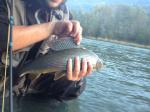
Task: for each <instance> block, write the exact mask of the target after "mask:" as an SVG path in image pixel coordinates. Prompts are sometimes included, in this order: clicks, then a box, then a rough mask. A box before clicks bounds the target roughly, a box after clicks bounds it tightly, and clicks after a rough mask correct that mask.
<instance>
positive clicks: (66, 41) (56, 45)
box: [51, 37, 82, 51]
mask: <svg viewBox="0 0 150 112" xmlns="http://www.w3.org/2000/svg"><path fill="white" fill-rule="evenodd" d="M81 47H82V46H80V45H77V44H76V43H75V42H74V40H73V37H65V38H59V39H56V40H53V41H52V42H51V49H52V50H54V51H60V50H64V49H72V48H81Z"/></svg>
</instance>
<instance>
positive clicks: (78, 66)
mask: <svg viewBox="0 0 150 112" xmlns="http://www.w3.org/2000/svg"><path fill="white" fill-rule="evenodd" d="M92 70H93V67H92V64H91V63H90V62H88V61H87V59H85V58H84V59H82V63H81V62H80V59H79V57H75V59H74V69H73V68H72V60H71V59H69V60H68V63H67V78H68V80H72V81H79V80H81V79H82V78H83V77H86V76H88V75H89V74H91V73H92Z"/></svg>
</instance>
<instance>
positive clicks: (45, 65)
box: [19, 47, 103, 80]
mask: <svg viewBox="0 0 150 112" xmlns="http://www.w3.org/2000/svg"><path fill="white" fill-rule="evenodd" d="M76 56H79V59H80V60H82V59H83V58H86V59H87V60H88V61H89V62H90V63H91V64H92V65H93V71H97V70H100V69H101V68H102V67H103V60H102V59H100V58H99V57H98V55H97V54H95V53H94V52H92V51H90V50H88V49H86V48H83V47H82V48H71V49H62V50H58V51H53V53H47V54H46V55H43V56H41V57H38V58H37V59H35V60H33V61H32V62H30V63H28V64H25V65H24V66H23V67H22V69H21V70H20V71H19V74H20V77H23V76H25V75H27V74H36V75H39V74H46V73H53V72H55V77H54V80H58V79H60V78H62V77H63V76H64V75H65V73H66V68H67V61H68V59H70V58H71V59H72V60H73V61H74V58H75V57H76ZM73 66H74V63H73Z"/></svg>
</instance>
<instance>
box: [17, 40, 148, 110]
mask: <svg viewBox="0 0 150 112" xmlns="http://www.w3.org/2000/svg"><path fill="white" fill-rule="evenodd" d="M83 45H84V46H85V47H86V48H89V49H91V50H93V51H94V52H96V53H97V54H98V55H99V56H100V57H101V58H102V59H103V60H104V62H105V63H106V67H105V68H104V69H103V70H102V71H100V72H95V73H93V75H92V76H90V77H88V78H87V80H88V81H87V88H86V91H85V92H84V93H83V94H82V95H81V97H79V99H76V100H73V101H68V102H64V103H60V102H58V101H54V100H49V99H47V98H31V97H28V98H27V97H26V98H23V99H21V100H19V102H18V101H17V100H16V99H15V112H150V50H148V49H142V48H136V47H130V46H124V45H118V44H114V43H109V42H102V41H95V40H89V39H85V40H84V41H83Z"/></svg>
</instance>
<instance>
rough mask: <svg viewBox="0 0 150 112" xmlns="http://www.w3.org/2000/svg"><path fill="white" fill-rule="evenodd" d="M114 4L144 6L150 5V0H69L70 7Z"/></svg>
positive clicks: (83, 7)
mask: <svg viewBox="0 0 150 112" xmlns="http://www.w3.org/2000/svg"><path fill="white" fill-rule="evenodd" d="M99 4H101V5H114V4H116V5H117V4H126V5H138V6H144V7H150V0H68V5H69V7H70V8H73V9H74V8H77V7H78V8H81V9H91V8H92V7H94V6H96V5H99Z"/></svg>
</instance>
